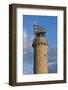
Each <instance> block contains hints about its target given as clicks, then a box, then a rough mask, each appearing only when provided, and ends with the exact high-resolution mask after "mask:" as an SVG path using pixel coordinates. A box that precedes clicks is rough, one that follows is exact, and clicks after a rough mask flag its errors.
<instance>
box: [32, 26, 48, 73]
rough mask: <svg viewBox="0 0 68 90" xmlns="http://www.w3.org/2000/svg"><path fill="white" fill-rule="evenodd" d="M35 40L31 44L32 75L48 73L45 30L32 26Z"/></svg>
mask: <svg viewBox="0 0 68 90" xmlns="http://www.w3.org/2000/svg"><path fill="white" fill-rule="evenodd" d="M33 30H34V33H35V38H34V40H33V42H32V47H33V48H34V74H45V73H48V56H47V53H48V42H47V40H46V37H45V34H46V32H45V30H44V28H43V27H40V26H39V25H33Z"/></svg>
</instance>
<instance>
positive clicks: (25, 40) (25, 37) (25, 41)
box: [23, 31, 28, 48]
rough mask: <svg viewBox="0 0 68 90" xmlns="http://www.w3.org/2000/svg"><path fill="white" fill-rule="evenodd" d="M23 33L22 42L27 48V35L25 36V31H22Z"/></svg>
mask: <svg viewBox="0 0 68 90" xmlns="http://www.w3.org/2000/svg"><path fill="white" fill-rule="evenodd" d="M23 34H24V42H23V43H24V48H27V41H28V38H27V37H28V36H27V33H26V32H25V31H24V32H23Z"/></svg>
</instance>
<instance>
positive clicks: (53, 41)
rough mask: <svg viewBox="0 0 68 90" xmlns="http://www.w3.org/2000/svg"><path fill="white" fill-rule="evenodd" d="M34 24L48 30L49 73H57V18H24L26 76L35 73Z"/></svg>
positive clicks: (28, 16) (25, 16) (30, 16)
mask: <svg viewBox="0 0 68 90" xmlns="http://www.w3.org/2000/svg"><path fill="white" fill-rule="evenodd" d="M33 24H37V25H39V26H42V27H44V28H45V30H46V38H47V40H48V72H49V73H56V72H57V16H35V15H34V16H33V15H24V16H23V26H24V27H23V29H24V31H23V32H24V47H23V48H24V60H23V62H24V71H23V72H24V74H32V73H33V60H34V59H33V48H32V40H33V37H34V32H33Z"/></svg>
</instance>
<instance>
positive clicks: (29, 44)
mask: <svg viewBox="0 0 68 90" xmlns="http://www.w3.org/2000/svg"><path fill="white" fill-rule="evenodd" d="M23 33H24V42H23V44H24V49H27V48H32V40H33V37H31V36H29V35H28V34H27V33H26V32H25V31H24V32H23Z"/></svg>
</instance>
